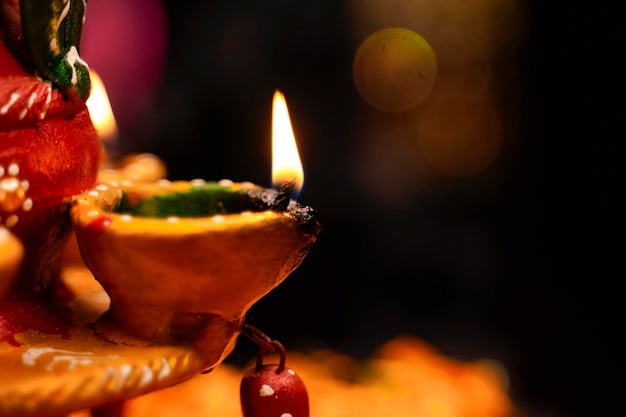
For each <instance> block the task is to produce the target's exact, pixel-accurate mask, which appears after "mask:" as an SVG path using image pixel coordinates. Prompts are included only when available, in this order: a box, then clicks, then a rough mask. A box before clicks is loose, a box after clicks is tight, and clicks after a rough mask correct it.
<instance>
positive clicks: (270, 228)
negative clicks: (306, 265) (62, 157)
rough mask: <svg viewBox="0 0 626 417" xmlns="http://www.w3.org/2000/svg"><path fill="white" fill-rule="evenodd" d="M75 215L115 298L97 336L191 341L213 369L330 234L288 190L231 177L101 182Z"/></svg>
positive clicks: (80, 199) (90, 256) (76, 205)
mask: <svg viewBox="0 0 626 417" xmlns="http://www.w3.org/2000/svg"><path fill="white" fill-rule="evenodd" d="M71 219H72V223H73V226H74V231H75V234H76V238H77V242H78V245H79V249H80V252H81V254H82V257H83V259H84V261H85V265H86V266H87V267H88V268H89V269H90V270H91V272H92V273H93V275H94V277H95V279H96V280H97V281H98V282H99V283H100V284H101V285H102V287H103V288H104V290H105V291H106V292H107V294H108V295H109V297H110V299H111V303H110V308H109V310H108V311H107V312H106V313H105V314H104V315H103V317H101V318H100V319H99V320H98V321H97V322H96V323H95V330H96V332H97V333H98V334H99V335H101V336H103V337H105V338H107V339H109V340H110V341H113V342H115V343H123V344H130V345H160V344H183V345H190V346H193V347H195V348H197V349H199V350H200V351H201V352H202V353H203V355H204V357H205V358H206V361H207V362H206V367H207V369H208V368H211V367H212V366H214V365H216V364H217V363H218V362H219V361H221V359H223V358H224V357H225V356H226V355H227V354H228V353H230V349H231V348H232V346H233V345H234V341H235V338H236V336H237V335H238V333H239V330H240V327H241V324H242V323H243V320H244V316H245V313H246V311H247V310H248V309H249V308H250V307H251V306H252V305H253V304H254V303H255V302H256V301H257V300H259V299H260V298H261V297H263V296H264V295H265V294H267V293H268V292H269V291H271V290H272V289H273V288H275V287H276V286H277V285H278V284H280V283H281V282H282V281H283V280H284V279H285V278H286V277H287V276H288V275H289V274H290V273H291V272H292V271H293V270H294V269H295V268H296V267H297V266H298V265H299V264H300V263H301V261H302V260H303V258H304V257H305V255H306V254H307V252H308V250H309V248H310V247H311V245H312V244H313V243H314V242H315V240H316V239H317V236H318V234H319V231H320V225H319V223H318V221H317V219H316V215H315V213H314V211H313V210H312V209H311V208H310V207H306V206H302V205H300V204H298V203H297V202H295V201H294V200H291V199H290V198H289V192H288V191H287V192H285V191H283V192H278V191H276V190H271V189H265V188H262V187H258V186H255V185H252V184H249V183H232V182H230V181H222V182H219V183H216V182H204V181H201V180H200V181H175V182H169V181H166V180H163V181H158V182H154V183H145V182H144V183H129V182H126V183H125V185H124V186H116V184H105V183H101V184H99V185H97V186H96V187H95V188H93V189H91V190H89V191H87V192H84V193H82V194H80V195H78V196H75V197H74V198H73V200H72V209H71Z"/></svg>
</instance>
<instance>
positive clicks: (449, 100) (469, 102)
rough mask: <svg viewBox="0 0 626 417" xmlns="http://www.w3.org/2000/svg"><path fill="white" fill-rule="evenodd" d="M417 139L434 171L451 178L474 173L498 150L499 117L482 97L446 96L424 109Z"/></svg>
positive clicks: (499, 145) (500, 130)
mask: <svg viewBox="0 0 626 417" xmlns="http://www.w3.org/2000/svg"><path fill="white" fill-rule="evenodd" d="M418 141H419V145H420V149H421V150H422V153H423V156H424V159H425V161H426V162H427V163H428V164H429V165H431V166H432V167H433V168H434V169H435V170H437V171H439V172H441V173H443V174H445V175H448V176H451V177H465V176H469V175H472V174H476V173H478V172H481V171H483V170H485V169H486V168H487V167H489V166H490V165H491V164H492V163H493V162H494V160H495V159H496V157H497V155H498V153H499V151H500V147H501V144H502V124H501V120H500V116H499V115H498V113H497V112H496V110H495V109H494V107H493V105H492V104H491V103H490V101H489V100H487V99H486V98H484V97H481V96H471V95H452V96H447V97H445V98H441V99H440V100H438V101H436V102H435V103H433V104H432V105H431V106H430V107H429V108H428V109H427V110H426V111H425V112H424V115H423V117H422V118H421V120H420V123H419V126H418Z"/></svg>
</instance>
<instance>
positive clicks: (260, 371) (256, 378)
mask: <svg viewBox="0 0 626 417" xmlns="http://www.w3.org/2000/svg"><path fill="white" fill-rule="evenodd" d="M251 331H252V332H254V333H253V334H251V333H250V332H251ZM243 333H244V334H246V335H247V336H248V337H251V338H252V339H253V340H254V341H255V342H257V343H259V346H260V350H259V356H258V358H257V363H256V366H255V367H254V368H253V369H249V370H248V371H246V373H245V374H244V376H243V379H242V380H241V386H240V389H239V395H240V400H241V409H242V412H243V416H244V417H309V395H308V393H307V391H306V387H305V385H304V382H303V381H302V379H300V377H299V376H298V375H297V374H296V372H295V371H294V370H293V369H290V368H287V367H286V366H285V357H286V353H285V348H284V347H283V346H282V345H281V344H280V342H278V341H275V340H269V341H268V340H264V338H265V337H266V336H265V335H263V334H262V333H260V332H259V331H258V330H257V329H255V328H252V327H251V326H248V325H244V332H243ZM259 336H262V338H261V339H259ZM267 350H269V351H276V350H277V351H278V352H279V353H280V363H279V364H268V365H263V353H264V352H265V351H267Z"/></svg>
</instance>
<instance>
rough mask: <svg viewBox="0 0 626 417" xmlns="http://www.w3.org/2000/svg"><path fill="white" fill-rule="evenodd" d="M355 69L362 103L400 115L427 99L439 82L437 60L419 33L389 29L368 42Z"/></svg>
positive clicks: (359, 49) (361, 48) (361, 49)
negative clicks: (401, 112)
mask: <svg viewBox="0 0 626 417" xmlns="http://www.w3.org/2000/svg"><path fill="white" fill-rule="evenodd" d="M352 69H353V76H354V83H355V85H356V88H357V90H358V92H359V94H360V95H361V97H362V98H363V100H365V101H366V102H367V103H368V104H370V105H371V106H373V107H375V108H377V109H379V110H382V111H388V112H400V111H407V110H410V109H412V108H413V107H415V106H416V105H417V104H419V103H420V102H421V101H423V100H424V99H425V98H426V97H427V96H428V94H429V93H430V91H431V89H432V88H433V85H434V84H435V79H436V78H437V59H436V57H435V53H434V52H433V50H432V48H431V47H430V45H429V44H428V42H426V40H425V39H424V38H422V37H421V36H420V35H418V34H417V33H415V32H413V31H411V30H408V29H404V28H388V29H383V30H380V31H378V32H375V33H373V34H371V35H370V36H369V37H367V39H365V41H364V42H363V43H362V44H361V45H360V46H359V48H358V50H357V52H356V54H355V56H354V62H353V67H352Z"/></svg>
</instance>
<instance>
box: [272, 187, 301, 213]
mask: <svg viewBox="0 0 626 417" xmlns="http://www.w3.org/2000/svg"><path fill="white" fill-rule="evenodd" d="M295 187H296V180H291V181H287V182H284V183H282V185H281V186H280V190H278V194H277V195H276V198H274V202H273V203H272V210H274V211H278V212H280V211H285V210H287V207H289V202H290V201H291V195H292V194H293V190H294V188H295Z"/></svg>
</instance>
